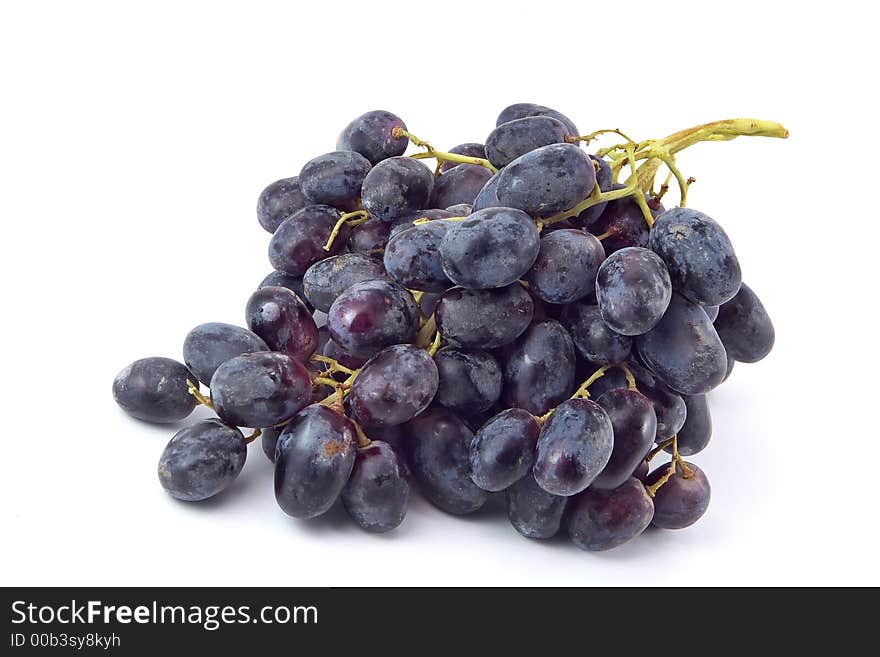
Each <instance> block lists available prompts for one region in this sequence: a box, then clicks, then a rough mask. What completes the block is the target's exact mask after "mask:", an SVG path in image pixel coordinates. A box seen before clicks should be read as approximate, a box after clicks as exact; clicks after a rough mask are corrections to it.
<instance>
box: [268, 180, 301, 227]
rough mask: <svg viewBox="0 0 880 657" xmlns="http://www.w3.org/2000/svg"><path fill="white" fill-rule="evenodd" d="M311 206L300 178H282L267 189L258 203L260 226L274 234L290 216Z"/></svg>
mask: <svg viewBox="0 0 880 657" xmlns="http://www.w3.org/2000/svg"><path fill="white" fill-rule="evenodd" d="M307 205H311V204H310V203H309V202H308V200H306V197H305V195H304V194H303V191H302V187H300V184H299V178H297V177H296V176H294V177H293V178H282V179H281V180H276V181H275V182H273V183H272V184H271V185H269V186H268V187H266V189H264V190H263V191H262V193H261V194H260V198H259V200H258V201H257V219H258V220H259V221H260V225H261V226H262V227H263V228H265V229H266V230H267V231H269V232H270V233H274V232H275V230H276V229H277V228H278V226H280V225H281V222H282V221H284V220H285V219H287V218H288V217H289V216H290V215H292V214H295V213H296V212H299V211H300V210H302V209H303V208H304V207H306V206H307Z"/></svg>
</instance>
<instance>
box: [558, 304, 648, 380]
mask: <svg viewBox="0 0 880 657" xmlns="http://www.w3.org/2000/svg"><path fill="white" fill-rule="evenodd" d="M559 321H560V322H562V325H563V326H564V327H565V328H566V330H568V332H569V334H570V335H571V339H572V341H573V342H574V346H575V347H576V348H577V350H578V352H579V353H580V355H581V356H583V357H584V358H585V359H586V360H588V361H589V362H590V363H594V364H596V365H614V364H617V363H622V362H623V361H625V360H626V359H627V358H629V354H630V351H631V350H632V338H630V337H628V336H626V335H620V334H619V333H615V332H614V331H612V330H611V329H610V328H608V325H607V324H606V323H605V322H604V321H602V315H601V314H600V313H599V308H598V306H596V305H594V304H591V303H587V302H586V301H575V302H574V303H570V304H568V305H566V306H564V307H563V309H562V314H561V316H560V318H559Z"/></svg>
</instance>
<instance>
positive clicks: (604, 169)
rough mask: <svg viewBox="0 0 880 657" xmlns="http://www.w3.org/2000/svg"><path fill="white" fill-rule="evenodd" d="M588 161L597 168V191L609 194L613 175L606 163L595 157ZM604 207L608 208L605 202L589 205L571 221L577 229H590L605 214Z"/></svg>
mask: <svg viewBox="0 0 880 657" xmlns="http://www.w3.org/2000/svg"><path fill="white" fill-rule="evenodd" d="M590 159H591V160H593V163H594V165H595V166H597V167H598V169H596V185H597V186H598V187H599V191H600V192H609V191H611V190H612V189H614V174H613V173H612V171H611V165H610V164H608V161H607V160H605V159H604V158H601V157H596V156H595V155H590ZM606 207H608V202H607V201H605V202H603V203H597V204H596V205H591V206H590V207H588V208H587V209H586V210H584V211H583V212H581V213H580V214H579V215H578V216H577V217H575V218H574V219H572V220H571V221H572V223H573V224H574V225H575V226H577V227H578V228H591V227H592V225H593V223H595V221H596V220H597V219H598V218H599V217H600V216H601V215H602V213H603V212H605V208H606Z"/></svg>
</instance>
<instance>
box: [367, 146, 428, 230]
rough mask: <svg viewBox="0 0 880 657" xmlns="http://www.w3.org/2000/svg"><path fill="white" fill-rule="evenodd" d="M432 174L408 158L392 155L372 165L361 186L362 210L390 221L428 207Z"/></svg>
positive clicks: (416, 161)
mask: <svg viewBox="0 0 880 657" xmlns="http://www.w3.org/2000/svg"><path fill="white" fill-rule="evenodd" d="M433 189H434V176H433V175H432V173H431V170H430V169H429V168H428V167H426V166H425V165H424V164H422V163H421V162H419V161H418V160H414V159H412V158H411V157H392V158H389V159H387V160H382V161H381V162H380V163H379V164H377V165H376V166H374V167H373V168H372V169H371V170H370V173H368V174H367V177H366V178H364V185H363V187H362V189H361V199H362V202H363V205H364V209H365V210H367V212H369V213H370V215H372V216H374V217H378V218H379V219H381V220H382V221H393V220H394V219H396V218H398V217H401V216H403V215H405V214H408V213H410V212H415V211H417V210H419V209H420V208H425V207H428V200H429V199H430V198H431V191H432V190H433Z"/></svg>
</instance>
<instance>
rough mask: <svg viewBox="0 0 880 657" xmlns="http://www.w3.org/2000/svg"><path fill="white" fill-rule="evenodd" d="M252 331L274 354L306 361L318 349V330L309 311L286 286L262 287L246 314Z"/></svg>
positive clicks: (252, 297)
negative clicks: (277, 352)
mask: <svg viewBox="0 0 880 657" xmlns="http://www.w3.org/2000/svg"><path fill="white" fill-rule="evenodd" d="M245 314H246V317H247V325H248V327H250V329H251V331H253V332H254V333H256V334H257V335H258V336H260V337H261V338H262V339H263V340H265V342H266V344H267V345H269V349H271V350H272V351H282V352H284V353H286V354H287V355H289V356H292V357H293V358H297V359H299V360H302V361H305V360H308V358H309V356H311V355H312V354H313V353H315V349H317V347H318V327H317V325H316V324H315V320H314V318H313V317H312V316H311V314H310V313H309V309H308V308H306V306H305V304H304V303H303V302H302V301H300V299H299V297H298V296H296V294H294V293H293V292H291V291H290V290H288V289H287V288H285V287H271V286H270V287H261V288H260V289H259V290H257V291H256V292H254V293H253V294H252V295H251V298H250V299H248V302H247V308H246V311H245Z"/></svg>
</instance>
